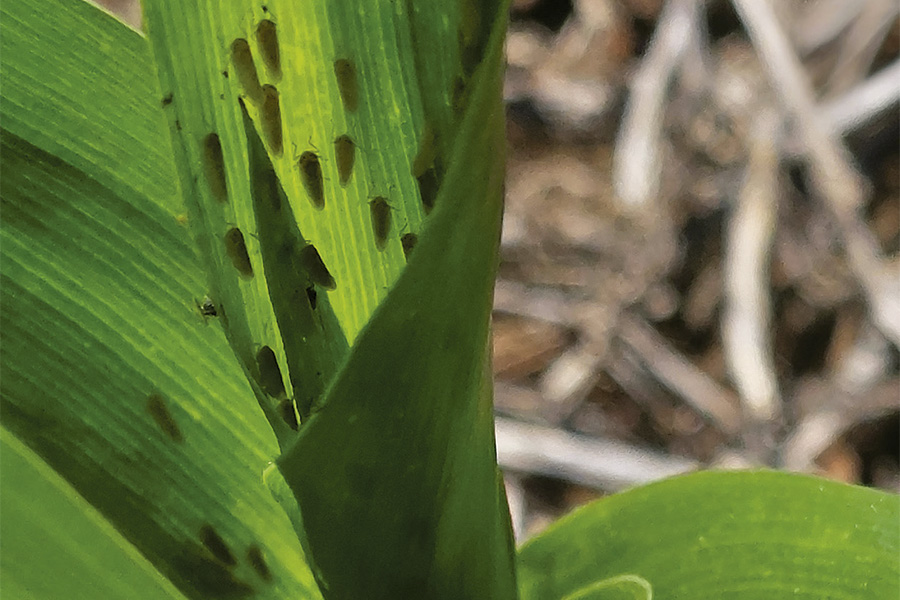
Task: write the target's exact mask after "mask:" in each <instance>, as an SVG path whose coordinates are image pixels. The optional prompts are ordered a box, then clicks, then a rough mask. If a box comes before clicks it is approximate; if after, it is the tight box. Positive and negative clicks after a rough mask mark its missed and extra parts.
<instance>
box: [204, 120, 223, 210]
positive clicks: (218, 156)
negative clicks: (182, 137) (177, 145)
mask: <svg viewBox="0 0 900 600" xmlns="http://www.w3.org/2000/svg"><path fill="white" fill-rule="evenodd" d="M203 172H204V173H205V174H206V183H207V184H208V185H209V191H210V192H212V195H213V198H215V199H216V200H218V201H219V202H227V201H228V182H227V179H226V178H225V156H224V155H223V154H222V142H221V141H220V140H219V136H218V134H215V133H210V134H209V135H207V136H206V137H205V138H203Z"/></svg>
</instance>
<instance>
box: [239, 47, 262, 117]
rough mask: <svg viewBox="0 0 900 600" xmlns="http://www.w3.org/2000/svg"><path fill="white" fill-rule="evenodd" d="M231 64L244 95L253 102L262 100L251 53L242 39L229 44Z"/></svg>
mask: <svg viewBox="0 0 900 600" xmlns="http://www.w3.org/2000/svg"><path fill="white" fill-rule="evenodd" d="M231 63H232V64H233V65H234V70H235V72H236V73H237V76H238V81H239V82H240V84H241V87H242V88H243V89H244V94H245V95H246V96H247V97H248V98H250V100H252V101H253V102H256V103H259V102H260V101H261V100H262V97H263V92H262V87H261V86H260V85H259V77H258V76H257V74H256V65H254V64H253V53H252V52H251V51H250V44H248V43H247V40H245V39H244V38H238V39H236V40H234V42H232V44H231Z"/></svg>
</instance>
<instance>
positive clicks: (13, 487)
mask: <svg viewBox="0 0 900 600" xmlns="http://www.w3.org/2000/svg"><path fill="white" fill-rule="evenodd" d="M0 454H2V455H3V485H4V493H3V496H2V498H0V518H2V520H3V553H2V554H0V570H2V572H3V583H2V589H3V595H4V596H5V597H7V598H17V599H18V600H32V599H33V600H46V599H47V598H67V599H68V600H96V598H128V597H133V594H134V593H135V590H141V598H146V599H147V600H153V599H157V598H159V599H163V598H167V599H169V600H178V599H180V600H184V598H185V597H184V596H182V595H181V594H180V593H179V592H178V590H177V589H176V588H175V587H174V586H173V585H172V584H171V583H170V582H169V581H168V580H167V579H166V578H165V577H163V576H162V575H161V574H160V573H159V571H157V570H156V568H154V567H153V566H152V565H151V564H150V563H149V562H147V559H146V558H144V557H143V556H141V554H140V552H138V550H137V549H136V548H135V547H134V546H132V545H131V544H130V543H129V542H128V541H127V540H126V539H125V538H123V537H122V535H121V534H120V533H119V532H117V531H116V530H115V529H114V528H113V527H112V526H111V525H110V523H109V521H107V520H106V519H105V518H104V517H103V515H101V514H99V513H98V512H97V511H96V510H95V509H94V508H93V507H92V506H91V505H90V504H88V503H87V502H86V501H85V500H84V499H83V498H82V497H81V496H79V495H78V493H77V492H76V491H75V490H74V489H73V488H72V487H71V486H70V485H69V484H68V483H66V481H65V480H64V479H62V478H61V477H60V476H59V475H58V474H57V473H56V472H54V471H53V469H51V468H49V467H48V465H47V463H45V462H44V461H43V460H42V459H41V458H40V457H39V456H37V455H36V454H35V453H34V452H32V451H31V450H29V449H28V448H27V447H26V446H25V445H24V444H22V443H21V442H20V441H19V440H17V439H16V438H15V437H13V436H12V435H11V434H10V433H9V432H8V431H7V430H6V429H0Z"/></svg>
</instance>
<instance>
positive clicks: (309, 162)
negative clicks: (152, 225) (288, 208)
mask: <svg viewBox="0 0 900 600" xmlns="http://www.w3.org/2000/svg"><path fill="white" fill-rule="evenodd" d="M297 167H298V168H299V169H300V179H301V180H302V181H303V187H304V188H306V194H307V195H308V196H309V200H310V202H312V204H313V206H315V207H316V208H320V209H321V208H325V183H324V181H323V179H322V165H321V164H320V163H319V157H318V156H317V155H316V153H315V152H310V151H309V150H307V151H306V152H304V153H303V154H301V155H300V160H299V161H297Z"/></svg>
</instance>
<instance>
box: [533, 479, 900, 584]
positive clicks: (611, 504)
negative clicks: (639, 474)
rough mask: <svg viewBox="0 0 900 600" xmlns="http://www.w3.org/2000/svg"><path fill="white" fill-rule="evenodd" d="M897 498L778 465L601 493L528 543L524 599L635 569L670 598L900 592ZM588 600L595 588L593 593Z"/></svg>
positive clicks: (635, 573) (899, 512)
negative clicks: (602, 495) (772, 468)
mask: <svg viewBox="0 0 900 600" xmlns="http://www.w3.org/2000/svg"><path fill="white" fill-rule="evenodd" d="M898 523H900V499H898V498H897V497H896V496H894V495H891V494H887V493H884V492H880V491H876V490H871V489H865V488H860V487H851V486H847V485H843V484H839V483H834V482H831V481H826V480H822V479H818V478H814V477H808V476H801V475H792V474H786V473H775V472H730V473H729V472H725V473H722V472H707V473H699V474H694V475H687V476H683V477H677V478H674V479H670V480H666V481H662V482H659V483H655V484H651V485H648V486H646V487H642V488H637V489H634V490H630V491H627V492H624V493H622V494H617V495H615V496H610V497H609V498H604V499H601V500H599V501H597V502H595V503H593V504H590V505H588V506H586V507H584V508H582V509H579V510H578V511H576V512H574V513H573V514H572V515H570V516H568V517H566V518H564V519H562V520H561V521H559V522H558V523H556V524H554V525H553V526H551V527H550V528H549V529H548V530H547V531H546V532H545V533H543V534H541V535H540V536H538V537H537V538H535V539H533V540H531V541H529V542H528V543H527V544H525V546H524V547H522V548H521V550H520V551H519V559H518V566H519V587H520V595H521V598H523V599H524V600H532V599H534V600H557V599H559V598H573V599H574V598H581V596H580V595H579V594H580V593H583V591H584V590H587V589H590V586H591V585H593V584H595V582H601V581H603V580H605V579H607V578H610V577H616V576H619V575H623V574H634V575H637V576H639V577H641V578H643V579H645V580H646V581H647V582H648V583H649V585H651V586H652V591H653V598H654V600H666V599H669V598H691V599H704V598H709V599H713V598H716V599H718V598H736V599H744V598H746V599H751V598H752V599H756V598H787V597H790V598H808V599H810V600H812V599H821V598H834V599H846V600H850V599H858V598H897V597H898V596H900V562H898V558H897V557H898V556H900V527H898ZM586 597H588V598H590V597H592V596H586Z"/></svg>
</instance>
